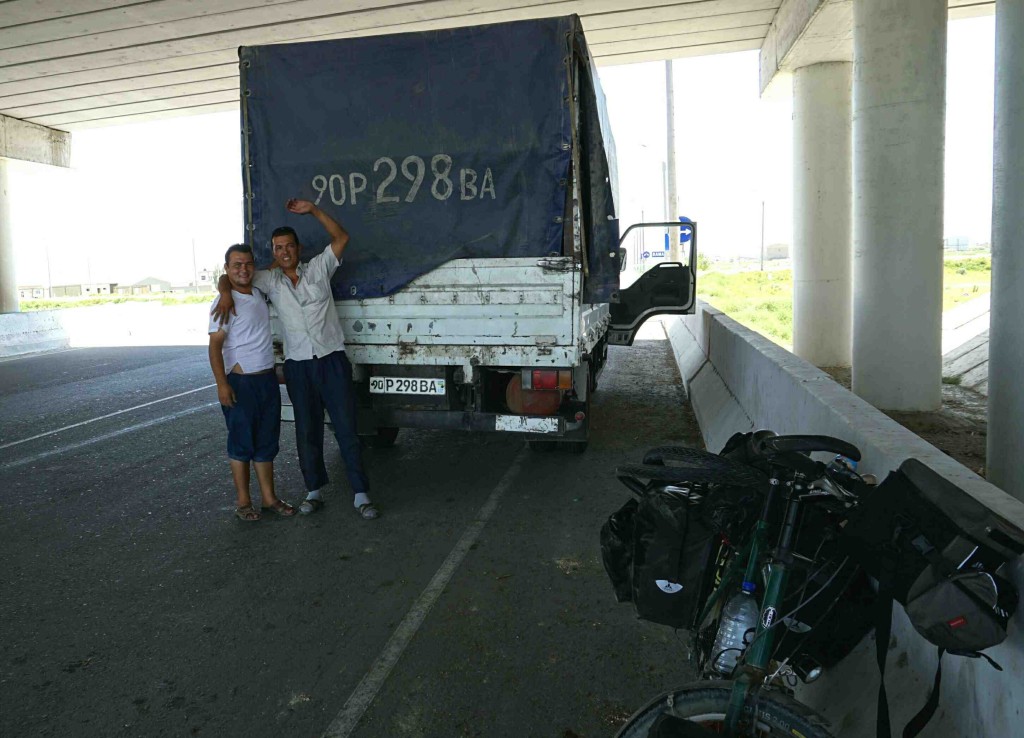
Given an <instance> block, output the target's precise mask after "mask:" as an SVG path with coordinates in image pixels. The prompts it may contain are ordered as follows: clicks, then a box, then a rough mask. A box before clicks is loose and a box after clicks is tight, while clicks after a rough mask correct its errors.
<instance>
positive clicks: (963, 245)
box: [942, 236, 971, 251]
mask: <svg viewBox="0 0 1024 738" xmlns="http://www.w3.org/2000/svg"><path fill="white" fill-rule="evenodd" d="M942 245H943V246H944V247H945V249H946V251H966V250H967V249H969V248H970V247H971V240H970V239H969V238H968V237H967V236H952V237H950V238H945V239H943V241H942Z"/></svg>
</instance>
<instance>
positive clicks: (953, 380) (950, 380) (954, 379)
mask: <svg viewBox="0 0 1024 738" xmlns="http://www.w3.org/2000/svg"><path fill="white" fill-rule="evenodd" d="M960 380H961V378H960V377H943V378H942V383H943V384H951V385H953V386H954V387H959V386H960Z"/></svg>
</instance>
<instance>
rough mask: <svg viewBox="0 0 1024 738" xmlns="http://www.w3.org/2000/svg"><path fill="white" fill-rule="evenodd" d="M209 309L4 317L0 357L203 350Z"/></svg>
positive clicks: (98, 309) (108, 308)
mask: <svg viewBox="0 0 1024 738" xmlns="http://www.w3.org/2000/svg"><path fill="white" fill-rule="evenodd" d="M208 320H209V306H208V305H206V304H195V305H162V304H160V303H140V302H126V303H117V304H110V305H95V306H91V307H80V308H70V309H66V310H43V311H39V312H30V313H3V314H0V357H5V356H18V355H20V354H27V353H33V352H36V351H50V350H53V349H62V348H82V347H87V346H199V345H205V344H206V343H207V341H208V339H207V328H208V322H207V321H208Z"/></svg>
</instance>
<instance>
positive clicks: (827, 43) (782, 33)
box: [761, 0, 995, 95]
mask: <svg viewBox="0 0 1024 738" xmlns="http://www.w3.org/2000/svg"><path fill="white" fill-rule="evenodd" d="M947 4H948V6H949V19H950V20H959V19H961V18H971V17H974V16H979V15H991V14H992V13H993V12H994V11H995V2H994V0H991V1H990V0H981V2H979V1H978V0H948V3H947ZM850 61H853V3H852V0H783V3H782V5H781V6H779V12H778V13H777V14H776V15H775V20H774V21H772V25H771V27H770V28H769V29H768V32H767V33H766V34H765V38H764V43H763V44H762V45H761V93H762V94H767V95H774V94H776V92H778V93H779V94H783V93H787V94H788V92H789V90H790V84H789V76H790V75H791V74H792V72H793V71H794V70H796V69H799V68H801V67H808V66H811V65H812V64H820V63H822V62H850Z"/></svg>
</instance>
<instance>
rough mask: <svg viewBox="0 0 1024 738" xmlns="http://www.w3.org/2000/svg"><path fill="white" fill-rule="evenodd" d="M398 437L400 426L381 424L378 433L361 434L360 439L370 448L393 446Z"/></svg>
mask: <svg viewBox="0 0 1024 738" xmlns="http://www.w3.org/2000/svg"><path fill="white" fill-rule="evenodd" d="M396 438H398V428H391V427H386V426H379V427H378V428H377V432H376V434H374V435H372V436H360V437H359V440H360V441H362V442H363V445H364V446H367V447H369V448H391V447H392V446H394V445H395V439H396Z"/></svg>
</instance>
